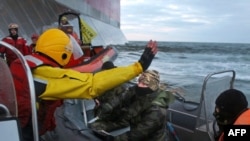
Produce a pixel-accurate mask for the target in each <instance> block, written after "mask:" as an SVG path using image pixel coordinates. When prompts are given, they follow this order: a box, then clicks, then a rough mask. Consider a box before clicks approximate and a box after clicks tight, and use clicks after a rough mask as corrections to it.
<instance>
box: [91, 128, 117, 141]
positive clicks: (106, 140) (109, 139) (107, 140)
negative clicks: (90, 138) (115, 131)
mask: <svg viewBox="0 0 250 141" xmlns="http://www.w3.org/2000/svg"><path fill="white" fill-rule="evenodd" d="M93 132H94V134H95V135H96V136H97V137H99V138H100V139H102V140H103V141H114V137H113V136H112V135H110V134H109V133H107V132H105V131H104V130H93Z"/></svg>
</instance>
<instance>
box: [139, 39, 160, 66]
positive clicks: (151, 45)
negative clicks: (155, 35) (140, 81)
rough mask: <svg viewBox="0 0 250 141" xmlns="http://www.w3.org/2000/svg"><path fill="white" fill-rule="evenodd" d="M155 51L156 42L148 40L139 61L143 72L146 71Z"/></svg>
mask: <svg viewBox="0 0 250 141" xmlns="http://www.w3.org/2000/svg"><path fill="white" fill-rule="evenodd" d="M157 51H158V50H157V42H156V41H152V40H150V41H149V42H148V44H147V46H146V48H145V49H144V52H143V53H142V55H141V58H140V59H139V63H140V64H141V66H142V68H143V71H145V70H147V69H148V67H149V66H150V64H151V62H152V60H153V58H154V56H155V54H156V53H157Z"/></svg>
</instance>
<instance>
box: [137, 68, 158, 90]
mask: <svg viewBox="0 0 250 141" xmlns="http://www.w3.org/2000/svg"><path fill="white" fill-rule="evenodd" d="M159 83H160V75H159V72H158V71H156V70H146V71H144V72H143V73H142V74H141V75H140V77H139V79H138V87H148V88H150V89H151V90H152V91H156V90H157V89H158V88H159Z"/></svg>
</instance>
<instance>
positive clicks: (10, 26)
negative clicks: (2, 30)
mask: <svg viewBox="0 0 250 141" xmlns="http://www.w3.org/2000/svg"><path fill="white" fill-rule="evenodd" d="M8 27H9V29H13V28H16V29H17V28H18V24H16V23H10V24H9V26H8Z"/></svg>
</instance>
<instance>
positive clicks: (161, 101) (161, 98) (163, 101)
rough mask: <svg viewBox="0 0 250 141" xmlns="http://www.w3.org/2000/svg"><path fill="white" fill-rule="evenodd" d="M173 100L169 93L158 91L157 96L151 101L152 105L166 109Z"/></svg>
mask: <svg viewBox="0 0 250 141" xmlns="http://www.w3.org/2000/svg"><path fill="white" fill-rule="evenodd" d="M174 100H175V97H174V95H173V94H172V93H171V92H170V91H164V90H160V91H159V94H158V96H157V97H156V98H155V99H154V100H153V102H152V103H153V104H155V105H158V106H160V107H165V108H168V105H169V104H171V103H173V102H174Z"/></svg>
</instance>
